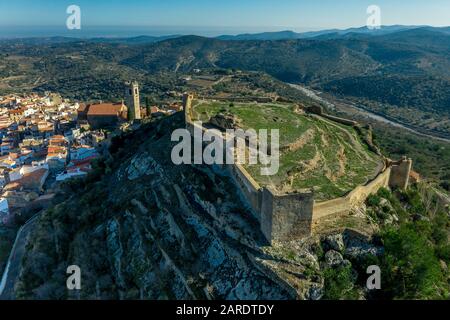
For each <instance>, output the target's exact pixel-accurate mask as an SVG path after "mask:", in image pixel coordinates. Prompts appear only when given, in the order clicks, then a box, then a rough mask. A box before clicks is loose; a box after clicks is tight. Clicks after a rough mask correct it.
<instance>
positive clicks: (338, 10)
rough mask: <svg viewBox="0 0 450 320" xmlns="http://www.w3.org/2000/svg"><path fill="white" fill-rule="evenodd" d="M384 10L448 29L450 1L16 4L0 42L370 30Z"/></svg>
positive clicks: (18, 0) (387, 15)
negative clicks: (74, 13) (75, 24)
mask: <svg viewBox="0 0 450 320" xmlns="http://www.w3.org/2000/svg"><path fill="white" fill-rule="evenodd" d="M373 4H376V5H377V6H379V7H380V9H381V24H382V25H414V26H416V25H419V26H421V25H429V26H434V27H442V26H448V25H449V21H450V1H447V0H433V1H427V2H425V1H422V0H411V1H409V2H408V3H406V2H405V1H400V0H389V1H388V0H378V1H376V2H375V3H374V2H373V1H371V0H370V1H369V0H346V1H339V2H337V1H332V0H322V1H320V3H319V1H313V0H303V1H298V0H283V1H276V0H240V1H238V0H229V1H227V2H224V3H218V2H217V1H212V0H190V1H184V0H168V1H164V2H162V1H156V0H128V1H126V2H125V1H119V0H108V1H106V0H97V1H88V0H75V1H73V0H71V1H66V0H33V1H30V0H15V1H5V0H2V1H0V37H3V38H5V37H12V38H14V37H16V38H17V37H35V36H69V37H105V36H107V37H130V36H138V35H151V36H162V35H173V34H183V35H185V34H196V35H200V36H219V35H223V34H230V35H236V34H242V33H260V32H273V31H283V30H292V31H295V32H307V31H318V30H328V29H348V28H351V27H361V26H364V25H366V21H367V18H368V14H367V8H368V7H369V6H370V5H373ZM70 5H76V6H79V8H80V10H81V30H68V29H67V28H66V20H67V18H68V16H69V14H68V13H67V8H68V7H69V6H70Z"/></svg>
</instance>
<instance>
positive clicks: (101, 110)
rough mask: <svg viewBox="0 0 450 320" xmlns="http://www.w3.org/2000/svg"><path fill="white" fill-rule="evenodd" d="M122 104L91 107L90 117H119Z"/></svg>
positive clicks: (94, 105) (102, 104) (103, 104)
mask: <svg viewBox="0 0 450 320" xmlns="http://www.w3.org/2000/svg"><path fill="white" fill-rule="evenodd" d="M122 107H123V104H122V103H101V104H93V105H90V106H89V111H88V115H89V116H117V115H119V113H121V112H122Z"/></svg>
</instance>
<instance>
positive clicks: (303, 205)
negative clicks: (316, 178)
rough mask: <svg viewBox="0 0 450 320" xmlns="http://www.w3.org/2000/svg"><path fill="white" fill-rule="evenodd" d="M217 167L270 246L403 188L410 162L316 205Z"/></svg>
mask: <svg viewBox="0 0 450 320" xmlns="http://www.w3.org/2000/svg"><path fill="white" fill-rule="evenodd" d="M192 100H193V96H192V95H187V94H185V95H184V97H183V106H184V112H185V120H186V128H187V129H189V130H190V131H191V133H192V134H193V130H194V128H195V127H196V126H198V125H196V124H194V122H193V121H192ZM308 111H313V113H316V114H320V115H321V116H322V117H325V118H327V119H330V120H333V121H336V122H339V123H342V124H346V125H351V126H355V125H357V123H356V122H354V121H351V120H347V119H342V118H337V117H334V116H329V115H326V114H324V113H323V112H321V109H318V110H308ZM314 111H315V112H314ZM199 128H200V127H199ZM200 129H202V130H205V129H204V128H200ZM224 145H226V143H224ZM221 167H222V169H223V170H224V172H226V173H227V174H228V175H229V176H231V178H232V179H233V181H234V183H235V185H236V186H237V188H238V190H239V191H240V193H241V194H242V198H243V199H244V200H245V201H246V202H247V203H248V204H249V206H250V207H251V209H252V211H253V212H254V215H255V217H256V219H258V221H259V223H260V228H261V231H262V232H263V234H264V235H265V237H266V239H267V240H268V242H269V243H271V242H272V241H273V240H279V241H283V240H291V239H296V238H302V237H305V236H309V235H311V230H312V223H313V222H314V221H317V220H319V219H321V218H324V217H328V216H331V215H338V214H341V213H346V212H348V211H350V210H351V209H352V208H355V207H357V206H359V205H361V204H362V203H364V201H365V200H366V199H367V197H368V196H369V195H370V194H374V193H376V192H377V191H378V190H379V189H380V188H382V187H388V186H389V187H392V188H406V187H407V186H408V183H409V175H410V172H411V167H412V160H411V159H406V158H404V159H403V160H400V161H398V162H392V161H388V162H387V165H386V166H385V168H384V169H383V170H382V171H381V173H380V174H379V175H378V176H377V177H376V178H375V179H373V180H372V181H370V182H369V183H367V184H366V185H361V186H358V187H356V188H355V189H354V190H352V191H351V192H350V193H349V194H347V195H346V196H344V197H341V198H336V199H333V200H329V201H324V202H317V203H315V201H314V193H313V192H297V193H290V194H278V193H277V192H276V191H275V190H274V189H271V188H270V187H268V188H266V187H261V186H260V185H259V184H258V183H257V182H256V181H255V180H254V179H253V178H252V176H251V175H250V174H249V173H248V172H247V171H246V170H245V168H244V167H242V166H241V165H238V164H233V165H223V166H221Z"/></svg>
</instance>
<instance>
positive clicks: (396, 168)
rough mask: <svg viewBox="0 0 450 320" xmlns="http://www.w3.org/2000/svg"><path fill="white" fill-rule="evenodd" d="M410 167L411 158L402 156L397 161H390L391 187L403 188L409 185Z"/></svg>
mask: <svg viewBox="0 0 450 320" xmlns="http://www.w3.org/2000/svg"><path fill="white" fill-rule="evenodd" d="M411 169H412V160H411V159H407V158H406V157H404V158H403V159H402V160H400V161H398V162H394V163H392V174H391V177H390V179H389V186H390V187H391V188H399V189H403V190H405V189H406V188H407V187H408V185H409V176H410V174H411Z"/></svg>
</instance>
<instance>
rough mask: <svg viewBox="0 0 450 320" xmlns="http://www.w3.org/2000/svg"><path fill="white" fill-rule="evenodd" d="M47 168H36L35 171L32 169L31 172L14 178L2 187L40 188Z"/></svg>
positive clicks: (9, 188)
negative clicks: (14, 179)
mask: <svg viewBox="0 0 450 320" xmlns="http://www.w3.org/2000/svg"><path fill="white" fill-rule="evenodd" d="M47 173H48V170H47V169H45V168H43V169H38V170H36V171H33V172H31V173H28V174H25V175H24V176H23V177H22V178H21V179H19V180H16V181H14V182H12V183H9V184H7V185H6V186H5V187H4V190H17V189H21V188H22V187H23V188H24V189H35V188H40V187H41V183H42V180H43V178H44V176H45V175H47Z"/></svg>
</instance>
